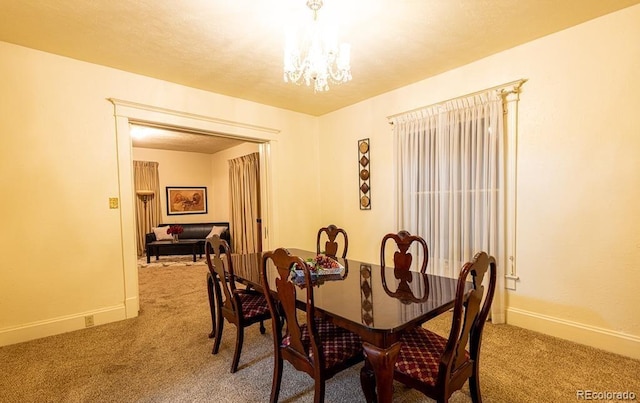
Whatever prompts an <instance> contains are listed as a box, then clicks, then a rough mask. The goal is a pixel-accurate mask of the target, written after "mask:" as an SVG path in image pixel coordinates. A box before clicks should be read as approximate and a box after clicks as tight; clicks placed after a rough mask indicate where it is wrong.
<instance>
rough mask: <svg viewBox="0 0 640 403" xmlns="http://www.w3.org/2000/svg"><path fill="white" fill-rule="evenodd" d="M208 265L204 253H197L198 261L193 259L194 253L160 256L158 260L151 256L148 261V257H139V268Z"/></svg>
mask: <svg viewBox="0 0 640 403" xmlns="http://www.w3.org/2000/svg"><path fill="white" fill-rule="evenodd" d="M206 265H207V258H206V257H205V256H204V255H202V257H200V255H196V261H195V262H194V261H193V255H170V256H160V258H159V259H158V260H156V258H155V256H151V260H150V261H149V263H147V257H146V256H142V257H139V258H138V269H142V268H159V267H175V266H205V267H206Z"/></svg>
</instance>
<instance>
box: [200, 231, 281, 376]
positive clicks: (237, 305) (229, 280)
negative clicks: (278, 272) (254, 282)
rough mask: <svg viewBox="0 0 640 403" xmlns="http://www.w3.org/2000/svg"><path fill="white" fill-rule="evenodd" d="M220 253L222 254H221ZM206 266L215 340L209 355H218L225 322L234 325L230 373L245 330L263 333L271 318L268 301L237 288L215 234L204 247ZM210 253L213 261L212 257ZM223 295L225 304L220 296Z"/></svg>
mask: <svg viewBox="0 0 640 403" xmlns="http://www.w3.org/2000/svg"><path fill="white" fill-rule="evenodd" d="M221 250H222V251H223V254H221V252H220V251H221ZM205 253H206V258H207V265H208V266H209V271H210V272H211V279H212V280H213V291H214V298H215V321H216V325H215V333H216V334H215V341H214V344H213V351H212V354H218V350H219V348H220V341H221V339H222V330H223V326H224V320H225V319H226V320H227V321H228V322H229V323H233V324H234V325H235V326H236V328H237V332H236V347H235V352H234V354H233V361H232V362H231V372H232V373H234V372H236V371H237V369H238V362H239V361H240V354H241V353H242V342H243V340H244V328H245V327H247V326H250V325H252V324H254V323H260V333H262V334H264V333H265V327H264V321H265V320H267V319H269V318H270V317H271V314H270V313H269V308H268V307H267V301H266V300H265V298H264V295H263V294H262V293H261V292H258V291H255V290H249V289H242V288H237V287H236V282H235V277H234V272H233V263H232V260H231V252H230V251H229V244H228V243H227V241H225V240H224V239H221V238H220V237H219V236H218V235H213V236H212V237H211V238H207V240H206V245H205ZM212 253H213V259H212V258H211V254H212ZM223 296H224V301H223V298H222V297H223Z"/></svg>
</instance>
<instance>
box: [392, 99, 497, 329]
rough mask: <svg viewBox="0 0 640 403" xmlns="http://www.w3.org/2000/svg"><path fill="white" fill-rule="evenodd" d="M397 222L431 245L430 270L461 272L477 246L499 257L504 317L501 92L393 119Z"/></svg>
mask: <svg viewBox="0 0 640 403" xmlns="http://www.w3.org/2000/svg"><path fill="white" fill-rule="evenodd" d="M392 123H393V130H394V145H395V153H396V163H397V169H396V174H397V177H396V187H397V189H396V190H397V191H396V195H397V196H396V197H397V200H396V203H397V204H396V205H397V224H398V229H405V230H407V231H409V232H411V233H412V234H417V235H420V236H422V237H423V238H424V239H425V240H426V241H427V244H428V245H429V255H430V256H429V261H430V263H429V266H428V268H427V270H428V271H430V272H435V274H440V275H445V276H449V277H457V276H458V274H459V270H460V268H461V267H462V265H463V264H464V263H465V262H467V261H470V260H471V259H472V258H473V256H474V255H475V254H476V253H477V252H479V251H486V252H487V253H489V254H490V255H492V256H494V257H495V258H496V260H497V263H498V284H497V287H496V294H495V297H494V301H493V304H492V317H493V320H494V322H496V321H497V322H503V321H504V317H505V315H504V312H505V306H504V292H503V289H504V285H503V284H504V266H505V260H506V258H505V256H506V255H505V252H506V251H505V230H504V223H505V221H504V220H505V202H504V200H505V191H504V189H505V186H504V184H505V128H504V121H503V98H502V96H501V93H500V92H498V91H488V92H486V93H483V94H478V95H474V96H469V97H465V98H459V99H455V100H451V101H447V102H444V103H442V104H439V105H435V106H433V107H428V108H425V109H422V110H419V111H415V112H410V113H407V114H405V115H402V116H398V117H394V118H392Z"/></svg>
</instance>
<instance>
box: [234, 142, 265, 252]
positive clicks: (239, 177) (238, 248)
mask: <svg viewBox="0 0 640 403" xmlns="http://www.w3.org/2000/svg"><path fill="white" fill-rule="evenodd" d="M229 188H230V189H229V194H230V198H229V199H230V200H229V201H230V203H231V208H230V211H231V220H230V225H231V229H232V231H233V232H232V233H231V235H232V236H231V239H232V243H233V251H234V252H235V253H252V252H258V249H259V246H258V245H259V239H258V238H259V236H260V235H259V233H258V228H257V220H258V218H259V217H260V157H259V154H258V153H253V154H249V155H245V156H242V157H239V158H235V159H232V160H229Z"/></svg>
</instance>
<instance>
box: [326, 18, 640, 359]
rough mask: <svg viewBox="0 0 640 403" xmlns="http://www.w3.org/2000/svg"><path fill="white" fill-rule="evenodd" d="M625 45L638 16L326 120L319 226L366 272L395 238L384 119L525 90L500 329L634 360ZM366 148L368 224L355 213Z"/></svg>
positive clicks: (632, 122) (635, 215)
mask: <svg viewBox="0 0 640 403" xmlns="http://www.w3.org/2000/svg"><path fill="white" fill-rule="evenodd" d="M629 38H640V6H634V7H631V8H628V9H625V10H623V11H620V12H617V13H614V14H611V15H608V16H605V17H602V18H599V19H597V20H594V21H591V22H587V23H585V24H582V25H580V26H577V27H574V28H571V29H568V30H566V31H563V32H560V33H557V34H554V35H551V36H548V37H545V38H541V39H539V40H536V41H534V42H531V43H529V44H525V45H523V46H519V47H517V48H514V49H511V50H508V51H505V52H502V53H499V54H496V55H494V56H492V57H488V58H486V59H483V60H480V61H477V62H475V63H472V64H469V65H467V66H464V67H462V68H459V69H456V70H452V71H449V72H447V73H444V74H441V75H439V76H437V77H434V78H432V79H429V80H425V81H422V82H419V83H416V84H413V85H410V86H407V87H404V88H401V89H398V90H396V91H392V92H390V93H387V94H384V95H381V96H378V97H376V98H372V99H369V100H367V101H364V102H361V103H359V104H357V105H354V106H351V107H348V108H344V109H342V110H340V111H337V112H335V113H332V114H329V115H325V116H323V117H321V118H320V133H321V134H320V138H321V142H320V147H321V148H320V153H321V154H322V155H326V154H327V153H331V154H332V156H333V158H332V163H331V164H325V165H321V169H320V188H321V189H331V192H321V193H320V197H321V198H322V209H323V210H322V217H321V218H322V222H325V223H328V222H333V223H335V224H337V225H341V226H343V227H344V228H346V230H347V231H348V232H349V255H350V256H352V257H354V258H359V259H364V260H374V261H375V260H376V259H377V256H378V245H379V240H380V239H381V237H382V236H383V235H384V234H385V233H387V232H391V231H394V230H396V228H395V226H394V225H395V222H394V213H393V212H394V201H393V200H394V199H393V176H392V174H393V154H392V148H393V142H392V135H391V126H390V125H389V124H388V123H387V120H386V119H385V117H386V116H389V115H392V114H395V113H400V112H403V111H407V110H410V109H413V108H417V107H420V106H424V105H429V104H432V103H436V102H439V101H442V100H446V99H450V98H453V97H456V96H460V95H464V94H467V93H471V92H474V91H478V90H482V89H483V88H489V87H492V86H495V85H499V84H502V83H507V82H510V81H512V80H516V79H520V78H526V79H528V80H529V81H528V82H527V83H525V84H524V86H523V92H522V94H521V100H520V104H519V119H518V121H519V125H518V126H519V138H518V142H519V143H518V158H517V163H518V177H517V187H518V194H517V197H518V201H517V253H516V262H517V265H516V267H517V274H518V276H519V277H520V281H519V283H518V284H517V289H516V290H515V291H513V292H510V293H509V295H508V297H509V298H508V322H510V323H513V324H517V325H519V326H523V327H527V328H531V329H535V330H539V331H542V332H546V333H549V334H553V335H556V336H560V337H564V338H568V339H572V340H575V341H579V342H582V343H586V344H591V345H594V346H597V347H600V348H604V349H608V350H611V351H615V352H619V353H621V354H626V355H630V356H634V357H636V358H640V315H638V311H637V306H640V294H638V292H637V287H638V284H640V270H639V269H638V268H639V267H640V209H639V208H638V206H639V204H638V200H640V186H638V185H639V184H640V158H638V150H640V114H638V113H637V111H636V109H637V108H638V105H640V74H638V71H640V70H639V69H640V48H638V46H636V45H635V43H630V42H629V41H630V39H629ZM632 42H633V41H632ZM366 137H369V138H370V139H371V189H372V190H371V192H372V210H371V211H361V210H359V208H358V190H357V189H358V178H357V162H356V156H357V152H356V146H357V140H358V139H360V138H366ZM333 161H335V162H333Z"/></svg>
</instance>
